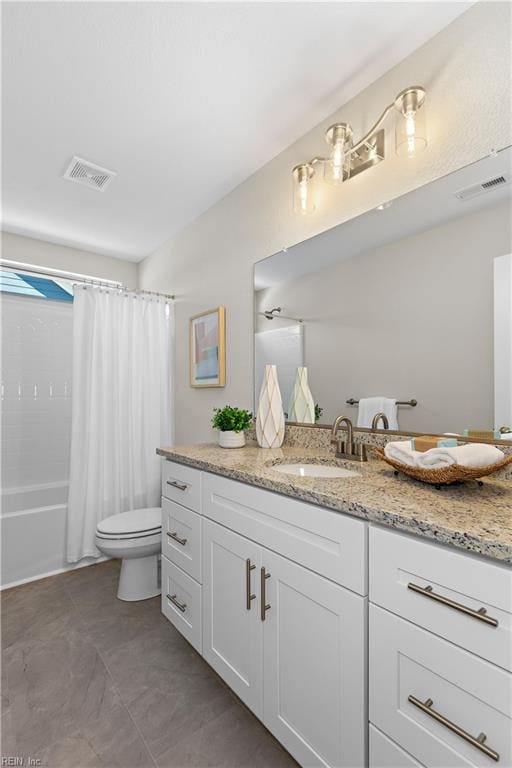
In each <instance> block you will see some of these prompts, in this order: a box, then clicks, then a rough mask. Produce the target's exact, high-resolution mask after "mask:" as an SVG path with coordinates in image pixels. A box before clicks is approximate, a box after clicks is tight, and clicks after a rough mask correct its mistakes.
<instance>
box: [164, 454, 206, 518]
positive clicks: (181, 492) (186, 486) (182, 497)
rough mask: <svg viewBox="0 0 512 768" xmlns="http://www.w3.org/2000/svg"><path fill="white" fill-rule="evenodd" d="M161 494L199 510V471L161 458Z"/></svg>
mask: <svg viewBox="0 0 512 768" xmlns="http://www.w3.org/2000/svg"><path fill="white" fill-rule="evenodd" d="M162 496H164V497H165V498H166V499H171V501H177V502H178V504H183V506H184V507H188V508H189V509H193V510H194V512H200V511H201V472H200V471H199V470H198V469H193V468H192V467H185V466H184V465H183V464H178V463H177V462H175V461H168V459H163V460H162Z"/></svg>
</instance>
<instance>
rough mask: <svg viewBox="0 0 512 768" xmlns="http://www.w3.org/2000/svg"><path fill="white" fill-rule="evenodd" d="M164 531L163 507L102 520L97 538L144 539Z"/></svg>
mask: <svg viewBox="0 0 512 768" xmlns="http://www.w3.org/2000/svg"><path fill="white" fill-rule="evenodd" d="M161 530H162V509H161V507H146V508H144V509H132V510H129V511H128V512H121V513H119V514H117V515H112V516H111V517H106V518H105V519H104V520H100V522H99V523H98V525H97V528H96V536H97V537H98V538H100V539H106V540H123V539H126V540H129V539H143V538H146V537H148V536H154V535H156V534H159V533H160V531H161Z"/></svg>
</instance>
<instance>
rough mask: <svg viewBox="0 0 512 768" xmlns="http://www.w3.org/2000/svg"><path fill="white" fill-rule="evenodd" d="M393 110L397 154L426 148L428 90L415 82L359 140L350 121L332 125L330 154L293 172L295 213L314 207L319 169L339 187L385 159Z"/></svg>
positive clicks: (327, 136) (328, 135) (328, 133)
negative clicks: (386, 122) (386, 127)
mask: <svg viewBox="0 0 512 768" xmlns="http://www.w3.org/2000/svg"><path fill="white" fill-rule="evenodd" d="M392 110H395V113H396V120H395V148H396V153H397V155H401V156H404V157H414V156H415V155H416V154H418V152H421V151H422V150H424V149H425V148H426V146H427V139H426V130H425V89H424V88H422V87H421V86H419V85H414V86H411V87H409V88H406V89H405V90H403V91H401V92H400V93H399V94H398V96H397V97H396V99H395V100H394V101H393V103H392V104H388V106H387V107H386V109H385V110H384V111H383V113H382V114H381V116H380V117H379V119H378V120H377V122H376V123H375V125H373V126H372V128H370V130H369V131H368V133H367V134H366V135H365V136H363V138H362V139H360V140H359V141H358V142H356V143H354V141H353V131H352V127H351V126H350V125H349V123H334V124H333V125H331V126H329V128H328V129H327V131H326V133H325V140H326V142H327V143H328V144H329V145H330V147H331V152H330V154H329V156H328V157H314V158H313V159H312V160H310V161H309V162H307V163H300V164H299V165H296V166H295V168H294V169H293V171H292V175H293V181H294V192H293V201H294V202H293V207H294V211H295V212H296V213H301V214H302V215H306V214H308V213H312V212H313V211H314V210H315V205H314V203H313V200H312V195H311V183H312V181H313V179H314V178H315V176H316V175H317V172H318V170H320V171H322V173H321V174H318V175H322V176H323V180H324V181H325V182H327V183H328V184H332V185H334V186H338V185H340V184H342V183H343V182H345V181H347V180H348V179H350V178H352V176H357V174H358V173H362V171H366V169H367V168H372V167H373V166H374V165H376V164H377V163H380V161H381V160H384V151H385V147H384V138H385V137H384V128H382V127H381V126H382V124H383V123H384V120H385V119H386V118H387V116H388V115H389V113H390V112H391V111H392ZM379 210H381V209H379Z"/></svg>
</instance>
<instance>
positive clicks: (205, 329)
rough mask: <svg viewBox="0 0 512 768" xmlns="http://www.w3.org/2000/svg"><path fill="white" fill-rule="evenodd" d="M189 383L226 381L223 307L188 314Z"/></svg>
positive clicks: (208, 384)
mask: <svg viewBox="0 0 512 768" xmlns="http://www.w3.org/2000/svg"><path fill="white" fill-rule="evenodd" d="M189 348H190V386H191V387H195V388H205V387H224V386H225V384H226V310H225V308H224V307H216V308H215V309H209V310H207V311H206V312H201V313H200V314H198V315H194V316H193V317H191V318H190V325H189Z"/></svg>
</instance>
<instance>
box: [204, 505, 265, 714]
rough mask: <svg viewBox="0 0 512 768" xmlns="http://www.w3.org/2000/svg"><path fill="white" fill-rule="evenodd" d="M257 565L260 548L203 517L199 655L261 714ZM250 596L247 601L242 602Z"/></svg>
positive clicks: (261, 668)
mask: <svg viewBox="0 0 512 768" xmlns="http://www.w3.org/2000/svg"><path fill="white" fill-rule="evenodd" d="M248 561H250V563H248ZM249 565H250V566H251V567H252V566H254V567H253V568H252V570H248V568H249ZM260 565H261V548H260V547H258V546H257V545H256V544H254V543H253V542H251V541H249V540H248V539H244V538H243V537H242V536H239V535H238V534H237V533H233V532H232V531H229V530H227V529H226V528H223V527H222V526H220V525H217V524H216V523H212V522H211V521H209V520H204V527H203V656H204V658H205V659H206V661H207V662H208V663H209V664H211V666H212V667H213V668H214V669H215V670H216V672H218V674H219V675H220V676H221V677H222V678H223V679H224V680H225V681H226V683H227V684H228V685H229V686H230V688H232V689H233V691H234V692H235V693H236V694H237V696H239V697H240V698H241V699H242V701H243V702H244V703H245V704H247V706H248V707H249V708H250V709H252V711H253V712H254V713H255V714H256V715H257V716H258V717H260V718H261V717H262V715H263V624H262V622H261V621H260V617H259V588H257V577H258V576H259V573H260ZM252 595H254V597H253V599H250V600H248V597H251V596H252Z"/></svg>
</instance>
